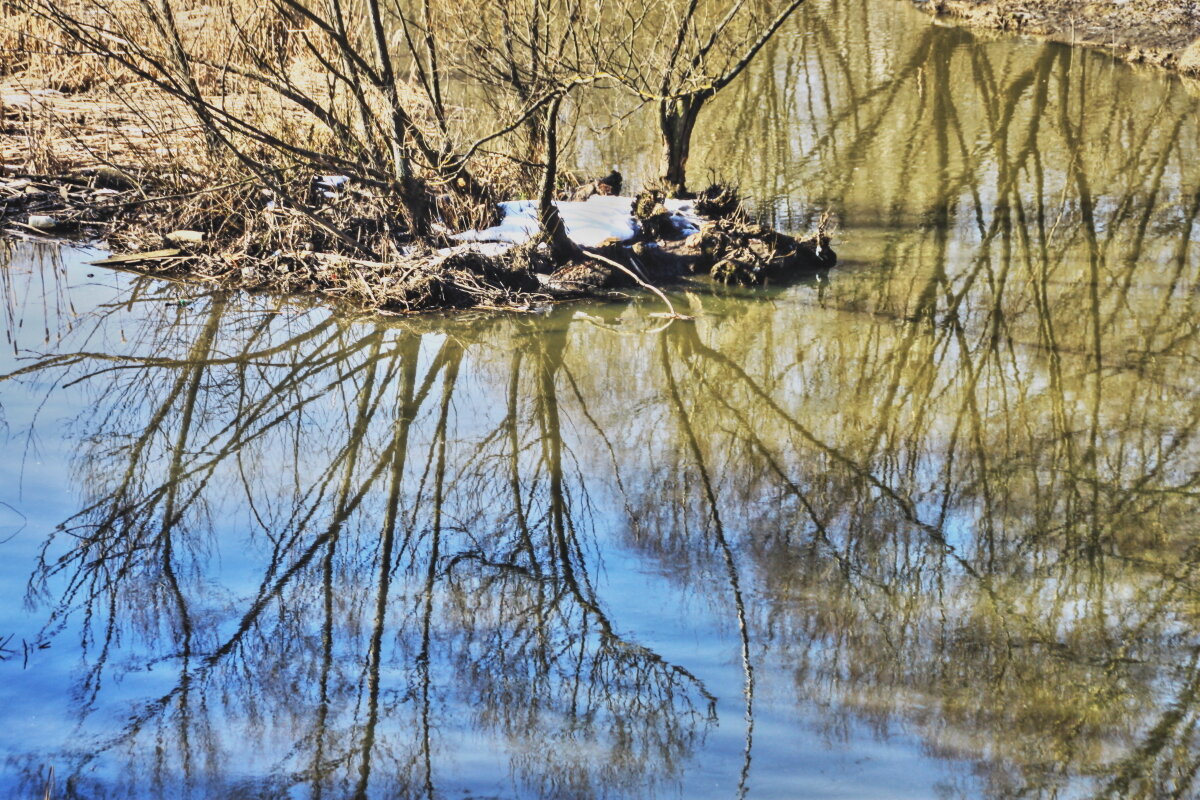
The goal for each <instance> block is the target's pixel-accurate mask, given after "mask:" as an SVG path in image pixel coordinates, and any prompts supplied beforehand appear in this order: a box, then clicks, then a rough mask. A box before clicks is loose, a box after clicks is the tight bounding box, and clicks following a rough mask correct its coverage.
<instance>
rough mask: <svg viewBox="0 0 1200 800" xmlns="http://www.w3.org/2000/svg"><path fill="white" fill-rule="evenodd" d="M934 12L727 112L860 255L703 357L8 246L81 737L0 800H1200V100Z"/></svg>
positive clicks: (757, 157) (782, 60)
mask: <svg viewBox="0 0 1200 800" xmlns="http://www.w3.org/2000/svg"><path fill="white" fill-rule="evenodd" d="M904 14H907V9H901V7H900V6H895V7H892V6H878V5H875V4H861V5H859V4H845V3H843V2H842V0H837V2H832V3H826V4H825V5H822V6H816V7H814V9H812V10H810V11H809V12H808V14H807V16H806V17H805V18H804V19H803V20H801V21H800V23H798V25H797V26H796V29H795V30H794V31H793V36H792V38H790V39H787V38H785V39H782V40H781V42H782V44H780V45H778V46H776V47H775V49H774V51H773V53H772V57H771V58H770V59H767V60H766V61H764V64H765V66H764V67H763V68H762V69H760V70H758V71H756V72H755V73H753V74H752V75H749V76H748V77H747V79H745V80H743V81H742V82H741V83H739V84H736V85H735V86H734V87H731V89H730V91H729V97H727V98H724V99H723V100H722V101H721V102H723V103H725V104H726V106H725V111H724V113H723V114H718V113H716V112H715V111H714V114H713V115H712V116H713V117H723V118H724V119H725V120H732V121H733V123H732V127H731V128H729V129H725V130H724V133H727V134H728V135H722V136H719V137H718V136H716V135H715V134H713V136H712V138H711V139H710V141H709V142H708V144H707V155H703V156H701V158H702V159H703V158H708V159H709V160H710V163H716V162H722V163H727V164H744V165H745V172H744V174H742V175H741V180H742V185H743V187H744V188H747V189H749V190H751V191H752V192H753V194H754V195H755V196H756V197H757V198H758V199H759V200H760V202H761V203H762V204H763V205H764V207H767V206H770V207H772V208H774V209H775V211H776V213H777V214H778V215H779V216H780V218H781V219H783V220H790V221H791V222H792V223H793V224H795V225H801V224H804V223H805V222H806V220H807V217H806V215H807V214H808V213H809V212H808V210H807V209H809V208H810V207H820V206H823V205H826V204H832V205H835V206H837V207H838V209H839V210H840V213H841V215H842V218H843V223H844V225H845V230H844V233H843V236H844V238H845V244H844V245H843V246H842V247H841V248H840V249H841V253H842V254H843V255H844V256H846V261H847V266H846V267H844V268H843V269H840V270H838V271H836V272H835V273H833V275H832V280H831V281H820V282H817V283H813V284H803V285H797V286H793V287H787V288H779V289H778V290H776V291H774V292H772V293H771V294H770V295H769V296H767V297H762V296H758V297H745V296H740V295H737V294H722V293H715V294H711V295H704V296H700V295H692V296H691V297H690V302H691V303H692V306H693V309H694V310H695V311H696V312H697V314H698V319H697V321H696V323H695V324H694V325H685V324H675V325H671V326H669V327H667V328H666V329H665V330H652V326H650V325H646V324H644V323H645V321H646V320H645V317H644V311H643V310H641V309H639V308H638V307H636V306H635V307H632V308H628V309H626V308H622V309H620V310H617V311H614V310H612V309H607V310H606V309H588V311H589V312H592V311H594V312H595V314H589V315H576V314H575V311H576V310H578V309H574V308H565V309H558V310H556V311H554V312H552V313H550V314H547V315H543V316H530V317H528V318H526V317H515V316H513V317H505V318H490V319H476V320H469V319H455V320H445V319H436V318H427V319H420V320H409V321H404V322H398V323H394V324H382V323H371V322H353V321H347V320H340V319H338V318H335V317H330V316H328V315H326V314H323V313H321V312H315V311H309V312H304V311H301V310H297V309H295V308H290V307H287V306H280V307H277V308H276V307H270V304H269V303H268V302H265V301H264V302H257V301H249V300H246V299H238V298H226V297H222V296H219V295H203V294H194V293H189V291H190V290H187V289H184V288H178V287H175V288H171V287H168V288H163V286H162V285H161V284H154V283H151V282H149V281H146V280H144V279H131V278H121V279H119V280H116V283H117V284H119V285H117V286H115V288H114V287H112V283H113V281H114V280H115V279H114V278H112V276H108V275H107V274H105V275H104V276H99V277H98V278H97V280H98V281H99V280H100V279H101V278H103V279H104V280H106V281H108V286H109V289H105V291H107V292H109V294H104V292H99V293H97V292H95V291H92V290H91V289H89V288H88V284H86V283H85V282H82V281H81V280H80V279H79V276H78V274H77V271H75V272H73V271H72V268H70V267H69V266H64V264H63V262H62V261H61V260H58V259H56V258H53V257H48V258H44V259H42V260H41V261H38V260H36V259H34V258H33V257H32V254H31V252H30V251H29V250H27V249H21V250H19V252H18V253H17V254H16V256H15V257H10V258H11V266H10V267H9V268H8V269H6V270H0V276H2V279H3V281H4V284H3V287H2V288H3V291H4V295H5V303H4V320H5V325H6V332H7V336H8V342H9V345H10V346H9V348H8V352H9V355H8V356H7V357H6V360H5V361H4V362H0V373H2V374H0V420H2V421H3V425H4V428H3V431H4V434H5V436H6V442H7V445H6V452H9V453H13V454H15V457H14V458H12V459H10V463H9V464H7V465H6V466H5V468H4V472H3V475H4V476H5V480H6V481H7V480H9V479H11V482H10V483H9V485H11V486H17V485H20V486H21V487H24V488H22V489H21V490H20V491H18V490H16V489H13V490H11V491H10V492H9V493H0V502H3V503H6V504H9V505H10V506H11V507H12V508H14V509H18V510H20V511H21V513H22V514H23V515H26V516H27V517H28V519H29V520H30V521H29V523H28V524H27V527H26V528H25V530H24V533H23V535H22V537H21V538H17V539H14V540H13V541H14V542H22V541H30V538H31V537H33V538H37V537H41V538H40V539H38V541H37V542H36V546H30V547H29V548H28V552H29V558H28V559H21V560H19V562H18V561H14V562H13V563H19V567H20V569H21V570H23V572H22V573H21V578H20V581H19V583H20V584H21V585H23V587H24V588H23V589H22V588H15V587H16V586H17V583H16V582H14V581H12V580H9V579H8V578H7V577H6V578H5V581H4V584H3V585H4V586H5V589H4V591H5V595H4V596H5V600H6V602H7V603H8V604H9V605H10V606H13V607H14V608H16V607H17V605H19V603H20V601H21V600H22V599H24V600H25V602H26V603H27V605H28V608H29V609H30V611H28V612H27V613H26V615H25V617H21V616H20V615H19V614H17V613H16V612H13V613H12V614H10V615H9V616H6V617H3V618H0V636H3V635H4V633H5V631H4V629H3V627H2V626H3V625H4V624H6V621H9V620H11V621H12V625H14V626H15V625H18V624H25V625H27V628H26V629H23V635H26V636H27V637H28V639H29V640H30V641H32V642H34V643H35V645H36V644H50V645H52V646H51V647H50V648H49V649H48V650H39V651H37V654H36V655H35V657H34V658H33V659H32V660H31V663H30V667H29V668H28V669H24V670H22V669H20V664H18V663H16V662H15V661H13V660H9V661H6V662H4V663H0V670H2V671H4V672H5V683H6V684H7V685H8V687H9V688H8V689H6V690H5V691H6V695H5V696H6V697H7V698H8V700H9V701H12V702H15V701H14V700H13V698H18V697H19V696H22V695H30V696H33V697H34V699H35V700H38V701H39V702H45V703H46V704H47V705H48V706H49V707H51V708H53V709H55V713H58V709H59V707H60V706H63V708H62V713H63V714H64V715H67V714H68V712H69V716H64V719H63V721H62V724H61V725H59V726H57V727H55V726H50V729H49V732H45V731H42V732H39V733H38V734H37V736H31V737H29V741H23V740H21V739H14V738H13V737H12V735H9V736H6V737H4V738H3V739H0V742H2V743H3V748H4V750H5V752H6V753H7V754H8V760H7V762H6V766H5V767H4V768H3V771H0V785H5V786H8V787H13V788H17V789H19V790H20V791H23V792H25V793H26V794H30V795H32V794H34V793H40V792H41V791H42V790H43V788H44V787H46V786H47V785H48V784H52V786H53V789H54V792H55V795H54V796H67V797H71V796H78V797H85V796H86V797H126V796H129V797H137V796H181V797H188V796H193V797H223V796H228V797H234V796H237V797H242V796H279V795H283V794H294V795H298V796H311V797H394V796H401V797H410V796H411V797H418V796H423V797H434V796H460V795H463V794H464V793H465V794H466V795H467V796H479V795H500V796H530V797H601V796H628V797H647V796H651V795H655V794H666V795H675V794H679V793H683V794H684V795H685V796H689V797H693V796H694V797H717V796H720V797H726V796H731V795H732V796H752V797H758V796H764V797H765V796H790V795H791V794H794V793H795V791H797V789H796V787H800V786H804V787H816V789H818V790H820V789H822V788H826V789H827V788H828V787H829V785H832V784H822V783H821V782H820V781H821V780H824V779H823V778H821V777H819V776H818V775H817V769H816V768H815V766H813V765H816V764H819V763H821V762H823V761H825V762H828V761H829V759H834V762H833V763H835V764H838V763H847V764H849V763H854V764H858V763H859V762H858V761H856V760H855V761H852V762H851V760H849V759H855V758H857V756H858V755H859V754H860V753H862V754H871V753H878V752H879V750H878V748H879V747H885V746H894V747H895V748H898V750H897V751H896V752H899V753H900V754H901V755H899V756H897V758H899V759H900V762H899V767H898V768H897V770H898V771H897V772H895V773H890V774H885V773H883V772H881V773H869V774H868V773H867V772H864V777H863V778H862V780H861V781H860V782H859V783H857V784H855V786H857V787H858V789H859V791H860V794H864V795H871V793H872V792H876V793H878V792H880V791H883V790H889V791H891V790H895V791H896V792H897V793H898V792H899V791H900V789H899V788H898V787H900V783H896V782H894V781H895V776H896V775H904V774H905V773H910V772H913V771H914V770H915V774H916V776H917V777H916V780H917V781H918V788H917V789H915V790H913V792H912V793H911V794H912V796H930V795H931V794H937V795H938V796H947V797H955V796H962V797H976V796H987V797H996V798H1007V797H1062V796H1071V797H1073V796H1090V797H1106V798H1107V797H1111V798H1125V797H1141V798H1158V797H1187V796H1191V795H1192V794H1194V793H1195V791H1196V787H1195V776H1196V773H1197V770H1198V769H1200V742H1198V741H1197V731H1198V727H1197V726H1198V724H1200V715H1198V713H1197V706H1196V700H1197V691H1198V690H1200V639H1198V638H1197V636H1196V630H1197V623H1198V621H1200V620H1198V619H1197V614H1198V612H1200V605H1198V603H1197V600H1198V596H1197V593H1198V589H1200V585H1198V583H1197V575H1196V570H1197V566H1198V563H1200V562H1198V560H1197V545H1196V533H1197V526H1196V522H1195V519H1196V518H1197V511H1198V510H1200V508H1198V505H1200V503H1198V496H1197V492H1198V483H1200V442H1198V441H1197V425H1198V423H1200V396H1198V392H1197V389H1198V387H1197V385H1196V382H1195V377H1194V376H1195V374H1196V370H1195V364H1196V361H1197V358H1198V357H1200V345H1198V343H1197V332H1198V329H1197V325H1198V323H1197V319H1200V316H1198V315H1197V308H1196V303H1197V289H1198V287H1200V276H1198V275H1197V265H1198V263H1200V262H1198V259H1197V255H1196V247H1197V244H1198V243H1197V233H1196V219H1197V215H1198V214H1200V159H1198V158H1197V157H1196V156H1197V154H1198V153H1200V114H1198V113H1197V110H1198V109H1197V104H1198V103H1197V100H1196V99H1195V97H1193V96H1191V95H1189V94H1188V91H1187V89H1186V87H1185V86H1184V85H1183V84H1180V83H1179V82H1177V81H1173V80H1170V79H1166V78H1162V77H1155V76H1147V75H1143V74H1139V73H1136V72H1133V71H1131V70H1128V69H1126V68H1123V67H1114V66H1113V65H1112V64H1111V63H1110V62H1108V61H1107V60H1106V59H1104V58H1103V57H1100V56H1097V55H1096V54H1080V53H1075V52H1072V51H1070V50H1069V49H1066V48H1062V47H1057V46H1044V45H1032V44H1028V43H1018V42H1013V41H1009V40H996V41H977V40H975V39H973V38H972V37H971V36H969V35H968V34H966V33H963V32H961V31H956V30H946V29H942V28H936V27H932V26H928V25H926V24H924V22H923V18H922V24H920V25H917V24H912V23H911V22H908V23H906V24H903V25H893V24H891V22H892V21H894V20H895V19H898V18H900V17H901V15H904ZM751 109H755V110H756V111H755V113H750V110H751ZM764 109H765V111H766V113H765V114H763V113H758V112H759V111H762V110H764ZM762 142H769V143H770V145H769V147H768V148H767V149H766V151H765V153H764V152H755V150H754V149H753V148H755V147H761V143H762ZM806 187H813V188H811V189H806ZM97 297H99V298H100V299H96V298H97ZM85 300H86V302H85ZM596 314H599V315H601V316H604V317H606V318H607V319H606V322H605V323H604V324H602V325H598V324H592V323H593V322H594V321H595V320H596V319H597V317H596ZM17 456H19V457H17ZM47 471H49V472H50V473H53V474H55V475H56V481H48V480H43V479H39V476H40V475H43V474H44V473H46V472H47ZM68 471H69V472H68ZM68 474H69V479H67V480H63V479H62V477H61V476H64V475H68ZM39 481H40V482H39ZM48 484H52V485H48ZM37 487H40V488H37ZM39 492H40V494H39ZM40 497H46V498H49V501H48V502H47V503H46V507H45V508H44V509H42V510H40V511H37V510H36V509H34V506H36V505H37V502H35V500H34V499H31V498H40ZM0 523H3V524H5V525H7V524H8V523H7V517H0ZM55 525H57V527H56V528H55V527H54V526H55ZM5 530H8V529H7V528H0V541H2V540H3V535H4V531H5ZM5 546H7V547H13V546H15V545H13V544H6V545H5ZM14 574H15V573H14ZM4 575H5V576H7V575H9V573H4ZM22 613H25V612H22ZM22 620H25V622H22ZM28 626H32V627H28ZM14 629H15V628H14ZM39 670H41V673H40V674H42V675H43V677H37V675H38V674H39V673H38V671H39ZM38 692H42V694H41V695H38ZM764 698H768V699H769V700H765V699H764ZM64 704H65V705H64ZM10 707H12V706H10ZM20 708H27V706H25V705H22V706H20ZM764 720H765V721H766V723H765V724H764ZM831 752H834V753H836V752H842V753H848V754H849V755H848V756H847V759H848V760H847V761H846V762H837V761H836V758H835V756H832V755H830V753H831ZM813 754H815V755H813ZM806 759H808V760H806ZM910 763H911V764H912V765H915V766H914V767H913V768H912V769H910V768H909V766H908V765H909V764H910ZM51 765H53V767H54V772H53V775H52V776H51V775H50V773H49V772H48V770H49V768H50V766H51ZM857 769H859V767H857V766H855V767H847V768H846V770H845V774H843V775H840V776H838V778H839V779H840V780H852V779H853V773H854V770H857ZM862 769H864V770H865V768H862ZM847 776H849V777H847ZM911 777H912V775H911V774H909V775H908V776H907V778H911Z"/></svg>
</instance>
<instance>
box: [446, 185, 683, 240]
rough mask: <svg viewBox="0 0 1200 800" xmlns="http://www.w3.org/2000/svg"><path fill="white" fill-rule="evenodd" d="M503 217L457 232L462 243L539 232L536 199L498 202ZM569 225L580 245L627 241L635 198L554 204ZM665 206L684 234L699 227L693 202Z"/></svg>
mask: <svg viewBox="0 0 1200 800" xmlns="http://www.w3.org/2000/svg"><path fill="white" fill-rule="evenodd" d="M498 205H499V206H500V211H501V212H502V213H503V214H504V217H503V218H502V219H501V220H500V224H499V225H494V226H493V227H491V228H487V229H485V230H481V231H476V230H472V231H463V232H462V233H458V234H455V236H454V238H455V239H457V240H459V241H460V242H504V243H507V244H524V243H525V242H528V241H529V240H530V239H532V238H533V237H534V236H536V235H537V232H538V228H539V225H538V214H537V203H536V202H535V201H533V200H511V201H508V202H504V203H499V204H498ZM554 205H555V206H557V207H558V213H559V215H560V216H561V217H562V220H563V224H564V225H566V226H567V235H568V236H569V237H571V241H573V242H575V244H577V245H579V246H580V247H595V246H597V245H598V244H600V243H601V242H603V241H604V240H605V239H619V240H620V241H627V240H629V239H632V238H633V237H634V236H636V235H637V232H638V226H637V222H636V221H635V220H634V218H633V198H631V197H617V196H612V195H594V196H592V197H591V198H589V199H588V200H585V201H577V200H559V201H556V202H555V203H554ZM665 205H666V208H667V210H668V211H669V212H671V218H672V221H674V223H675V226H676V227H677V228H678V229H679V230H680V232H681V233H682V234H684V235H685V236H686V235H688V234H691V233H695V232H696V231H698V230H699V229H700V221H701V220H700V218H699V217H698V216H697V215H696V213H695V210H694V206H693V204H692V201H690V200H668V201H666V203H665Z"/></svg>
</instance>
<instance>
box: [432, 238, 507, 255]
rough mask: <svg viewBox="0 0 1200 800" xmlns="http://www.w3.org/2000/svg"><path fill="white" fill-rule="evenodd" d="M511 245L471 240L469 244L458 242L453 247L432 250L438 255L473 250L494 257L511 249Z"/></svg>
mask: <svg viewBox="0 0 1200 800" xmlns="http://www.w3.org/2000/svg"><path fill="white" fill-rule="evenodd" d="M512 247H513V246H512V245H511V244H508V243H506V242H473V243H471V244H459V245H455V246H454V247H442V248H439V249H438V250H436V251H434V252H436V253H437V254H438V255H439V256H451V255H454V254H455V253H465V252H469V251H474V252H476V253H480V254H482V255H485V256H490V257H492V258H495V257H496V256H502V255H504V254H505V253H507V252H508V251H509V250H511V249H512Z"/></svg>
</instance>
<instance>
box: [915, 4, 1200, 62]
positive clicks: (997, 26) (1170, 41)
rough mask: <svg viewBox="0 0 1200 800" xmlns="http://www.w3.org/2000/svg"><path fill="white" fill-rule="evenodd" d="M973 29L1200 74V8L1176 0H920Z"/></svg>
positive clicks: (936, 12) (927, 7) (932, 10)
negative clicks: (1048, 41)
mask: <svg viewBox="0 0 1200 800" xmlns="http://www.w3.org/2000/svg"><path fill="white" fill-rule="evenodd" d="M914 4H915V5H916V7H917V8H919V9H921V10H922V11H924V12H926V13H928V14H930V15H932V16H935V17H940V18H946V19H950V20H953V21H955V22H958V23H962V24H966V25H969V26H971V27H977V28H989V29H992V30H1000V31H1009V32H1012V33H1019V34H1022V35H1025V36H1036V37H1039V38H1042V39H1047V40H1050V41H1055V42H1062V43H1064V44H1070V45H1076V46H1080V47H1088V48H1093V49H1098V50H1103V51H1105V52H1107V53H1110V54H1112V55H1113V56H1116V57H1117V58H1120V59H1122V60H1124V61H1128V62H1130V63H1134V64H1150V65H1153V66H1157V67H1163V68H1165V69H1170V70H1176V71H1178V72H1179V73H1181V74H1184V75H1189V76H1195V77H1200V6H1197V5H1196V4H1195V3H1191V2H1174V1H1173V0H914Z"/></svg>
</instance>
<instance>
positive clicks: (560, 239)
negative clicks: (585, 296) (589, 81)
mask: <svg viewBox="0 0 1200 800" xmlns="http://www.w3.org/2000/svg"><path fill="white" fill-rule="evenodd" d="M560 105H562V95H558V96H556V97H555V98H554V99H553V100H551V101H550V105H549V107H548V108H547V110H546V167H545V170H544V171H543V173H542V195H541V198H540V199H539V202H538V219H539V221H540V222H541V225H542V236H544V237H545V239H546V241H547V243H548V244H549V245H550V257H551V258H552V259H553V260H554V263H556V264H561V263H563V262H566V261H570V260H571V259H572V258H576V257H578V256H580V255H581V253H580V251H579V248H578V247H577V246H576V245H575V243H574V242H572V241H571V239H570V238H569V237H568V236H567V226H566V225H564V224H563V221H562V217H561V216H559V213H558V207H557V206H555V205H554V187H555V185H556V184H557V183H558V107H559V106H560Z"/></svg>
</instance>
